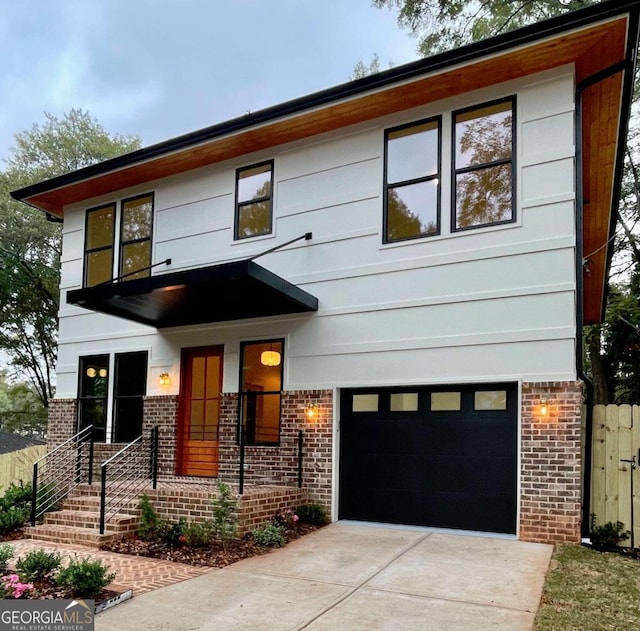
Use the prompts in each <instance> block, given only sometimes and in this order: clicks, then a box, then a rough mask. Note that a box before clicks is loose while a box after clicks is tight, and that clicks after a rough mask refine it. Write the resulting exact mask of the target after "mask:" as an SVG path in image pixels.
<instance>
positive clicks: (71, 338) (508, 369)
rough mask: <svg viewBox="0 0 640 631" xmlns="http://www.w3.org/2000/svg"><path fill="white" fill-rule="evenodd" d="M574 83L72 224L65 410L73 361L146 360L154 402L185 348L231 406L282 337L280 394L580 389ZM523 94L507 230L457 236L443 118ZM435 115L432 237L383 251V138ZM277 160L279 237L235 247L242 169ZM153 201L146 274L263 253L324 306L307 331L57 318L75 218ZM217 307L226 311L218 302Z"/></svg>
mask: <svg viewBox="0 0 640 631" xmlns="http://www.w3.org/2000/svg"><path fill="white" fill-rule="evenodd" d="M573 81H574V77H573V70H572V68H571V67H563V68H560V69H556V70H554V71H550V72H548V73H543V74H541V75H535V76H532V77H529V78H528V79H526V80H518V81H514V82H509V83H507V84H502V85H499V86H495V87H493V88H491V89H484V90H481V91H478V92H476V93H473V94H468V95H465V96H464V97H459V98H456V99H448V100H446V101H441V102H439V103H433V104H429V105H427V106H424V107H420V108H415V109H412V110H410V111H406V112H403V113H401V114H396V115H394V116H390V117H385V118H384V119H380V120H375V121H370V122H368V123H366V124H363V125H359V126H357V127H354V128H349V129H345V130H343V131H342V132H341V133H333V134H325V135H322V136H319V137H316V138H312V139H309V141H308V142H304V143H303V142H296V143H294V144H292V145H291V146H287V145H284V146H281V147H276V148H275V149H274V150H273V151H272V152H260V153H258V154H252V155H249V156H244V157H243V158H242V159H238V160H233V161H228V162H225V163H222V164H218V165H213V166H209V167H204V168H201V169H198V170H196V171H193V172H190V173H187V174H183V175H180V176H174V177H171V178H166V179H164V180H158V181H155V182H152V183H150V184H147V185H144V186H141V187H137V188H135V189H127V190H123V191H118V192H116V193H114V194H113V195H110V196H108V197H102V198H95V199H92V200H87V202H86V203H83V204H80V205H76V206H73V207H68V208H66V209H65V224H64V241H63V244H64V245H63V257H62V290H63V291H62V307H61V311H60V350H59V365H58V391H57V396H58V397H75V396H76V390H77V366H78V357H79V356H82V355H89V354H93V353H117V352H125V351H133V350H148V351H149V365H150V374H149V388H148V391H149V393H151V394H153V393H155V392H157V391H158V385H157V375H158V374H159V372H161V371H163V370H169V372H170V373H171V376H172V385H171V389H172V391H175V392H177V391H178V387H179V361H180V349H181V348H183V347H187V346H201V345H209V344H224V345H225V370H224V384H223V388H224V390H225V391H234V390H237V386H238V352H239V343H240V341H242V340H248V339H262V338H269V337H280V336H281V337H284V338H285V340H286V346H285V353H286V356H287V362H286V364H285V365H286V375H285V384H284V386H285V389H288V390H289V389H292V390H293V389H304V388H333V387H353V386H358V385H378V386H380V385H391V384H395V383H415V384H420V383H460V382H477V381H498V380H527V381H548V380H573V379H575V376H576V374H575V315H574V313H575V251H574V248H575V218H574V213H575V210H574V209H575V182H574V179H575V178H574V157H575V146H574V122H573V121H574V97H573V95H574V92H573ZM513 94H515V95H516V98H517V112H516V122H517V128H516V138H517V152H516V164H517V171H516V187H517V202H516V216H517V221H516V222H515V223H513V224H508V225H504V226H496V227H489V228H481V229H476V230H469V231H466V232H462V233H456V234H451V230H450V218H451V195H450V191H451V173H450V164H451V147H450V143H451V121H452V115H451V112H452V111H453V110H456V109H458V108H462V107H467V106H472V105H475V104H480V103H483V102H486V101H488V100H492V99H496V98H500V97H505V96H510V95H513ZM433 115H442V122H443V127H442V137H443V138H442V139H443V142H442V147H443V154H442V182H441V191H442V203H441V235H439V236H435V237H430V238H425V239H418V240H414V241H408V242H403V243H395V244H388V245H385V244H383V243H382V212H383V161H384V160H383V157H384V130H385V129H386V128H388V127H391V126H395V125H398V124H402V123H407V122H411V121H414V120H418V119H420V118H425V117H429V116H433ZM265 159H273V160H274V164H275V167H274V204H273V207H274V231H273V234H272V235H269V236H267V237H261V238H256V239H249V240H243V241H240V242H235V243H234V241H233V220H234V190H235V169H236V168H237V167H239V166H245V165H249V164H252V163H255V162H258V161H260V160H265ZM150 191H153V192H154V193H155V217H154V235H153V249H154V262H155V261H160V260H162V259H164V258H167V257H170V258H171V259H172V261H173V262H172V265H171V266H170V267H168V268H164V267H159V268H156V270H154V273H162V272H163V271H174V270H180V269H188V268H192V267H198V266H203V265H209V264H214V263H217V262H224V261H229V260H234V259H240V258H244V257H247V256H251V255H254V254H257V253H259V252H261V251H264V250H267V249H268V248H271V247H273V246H275V245H277V244H278V243H282V242H284V241H286V240H288V239H291V238H294V237H296V236H299V235H302V234H303V233H305V232H308V231H312V232H313V240H311V241H309V242H306V241H301V242H299V243H297V244H295V245H293V246H290V247H288V248H286V249H284V250H282V251H279V252H275V253H272V254H269V255H267V256H265V257H264V258H260V259H258V263H259V264H260V265H263V266H264V267H266V268H268V269H270V270H271V271H273V272H275V273H277V274H279V275H281V276H283V277H284V278H286V279H287V280H289V281H290V282H293V283H295V284H296V285H298V286H300V287H302V288H303V289H305V290H306V291H308V292H309V293H311V294H313V295H315V296H317V297H318V299H319V310H318V312H317V313H314V314H304V315H300V316H287V317H273V318H264V319H259V320H250V321H236V322H230V323H218V324H211V325H202V326H196V327H186V328H182V329H171V330H163V331H159V332H157V331H156V330H155V329H152V328H149V327H145V326H141V325H137V324H135V323H132V322H128V321H126V320H122V319H118V318H113V317H109V316H104V315H100V314H94V313H91V312H88V311H86V310H83V309H81V308H78V307H73V306H70V305H67V304H66V301H65V292H66V290H68V289H73V288H78V287H80V286H81V283H82V256H83V244H84V234H83V231H84V213H85V209H86V208H88V207H91V206H95V205H96V204H98V203H103V202H110V201H119V200H121V199H123V198H126V197H129V196H131V195H134V194H138V193H146V192H150ZM213 299H220V300H224V296H219V297H214V298H213Z"/></svg>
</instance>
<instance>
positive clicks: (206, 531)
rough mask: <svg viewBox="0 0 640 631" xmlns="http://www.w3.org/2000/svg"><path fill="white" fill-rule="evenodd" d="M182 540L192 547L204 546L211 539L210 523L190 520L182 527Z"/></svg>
mask: <svg viewBox="0 0 640 631" xmlns="http://www.w3.org/2000/svg"><path fill="white" fill-rule="evenodd" d="M183 537H184V542H185V543H186V544H187V545H189V546H193V547H194V548H201V547H203V546H206V545H208V544H209V542H210V541H211V524H210V523H201V522H196V521H192V522H189V523H188V524H187V525H186V526H185V528H184V533H183Z"/></svg>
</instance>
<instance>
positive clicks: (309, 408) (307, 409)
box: [304, 403, 319, 419]
mask: <svg viewBox="0 0 640 631" xmlns="http://www.w3.org/2000/svg"><path fill="white" fill-rule="evenodd" d="M318 411H319V408H318V406H317V405H316V404H315V403H307V405H305V406H304V415H305V416H306V417H307V418H308V419H314V418H316V417H317V416H318Z"/></svg>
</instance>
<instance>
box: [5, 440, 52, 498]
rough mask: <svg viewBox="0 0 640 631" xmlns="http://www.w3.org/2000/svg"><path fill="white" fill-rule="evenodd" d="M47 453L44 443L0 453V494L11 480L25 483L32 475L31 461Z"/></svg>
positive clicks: (16, 482)
mask: <svg viewBox="0 0 640 631" xmlns="http://www.w3.org/2000/svg"><path fill="white" fill-rule="evenodd" d="M46 453H47V446H46V445H32V446H31V447H25V448H24V449H20V450H18V451H10V452H9V453H7V454H2V455H0V495H2V494H3V493H4V491H5V490H6V488H7V487H8V486H9V485H10V484H11V483H12V482H13V483H15V484H19V483H20V481H22V482H24V483H25V484H27V483H28V482H31V478H32V477H33V463H34V462H35V461H36V460H38V458H41V457H42V456H44V455H45V454H46Z"/></svg>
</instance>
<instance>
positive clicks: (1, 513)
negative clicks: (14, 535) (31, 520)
mask: <svg viewBox="0 0 640 631" xmlns="http://www.w3.org/2000/svg"><path fill="white" fill-rule="evenodd" d="M25 521H27V511H26V510H25V509H22V508H16V507H11V508H9V509H5V510H0V535H7V534H9V533H10V532H13V531H14V530H18V528H22V526H24V522H25Z"/></svg>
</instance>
